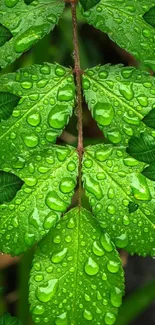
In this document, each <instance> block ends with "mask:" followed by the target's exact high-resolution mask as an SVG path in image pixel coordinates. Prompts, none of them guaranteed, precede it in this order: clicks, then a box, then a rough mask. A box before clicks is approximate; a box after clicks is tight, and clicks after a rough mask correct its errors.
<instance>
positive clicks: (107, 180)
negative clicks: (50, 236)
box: [83, 145, 155, 256]
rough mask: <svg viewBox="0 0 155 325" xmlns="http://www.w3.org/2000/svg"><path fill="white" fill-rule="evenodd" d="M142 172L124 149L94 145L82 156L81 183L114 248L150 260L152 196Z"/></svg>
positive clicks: (152, 244)
mask: <svg viewBox="0 0 155 325" xmlns="http://www.w3.org/2000/svg"><path fill="white" fill-rule="evenodd" d="M143 168H144V164H143V163H140V162H138V161H137V160H136V159H134V158H132V157H130V156H128V155H127V154H126V152H125V149H122V148H121V147H120V148H113V147H112V145H97V146H94V147H91V148H90V149H87V150H86V152H85V155H84V161H83V180H84V187H85V189H86V194H87V195H88V197H89V202H90V205H91V207H92V211H93V213H94V215H95V216H96V217H97V218H98V220H99V221H100V225H101V227H102V228H103V229H105V230H106V231H107V232H108V233H109V234H110V236H111V238H112V239H113V240H114V242H115V244H116V245H117V247H119V248H127V249H128V251H130V252H131V253H138V254H141V255H144V256H145V255H146V254H151V255H152V256H154V254H155V249H154V247H155V243H154V221H153V215H154V197H155V193H154V186H153V184H152V182H151V181H149V180H147V179H146V178H145V176H144V175H142V174H141V172H142V170H143ZM148 233H149V234H150V236H149V237H148Z"/></svg>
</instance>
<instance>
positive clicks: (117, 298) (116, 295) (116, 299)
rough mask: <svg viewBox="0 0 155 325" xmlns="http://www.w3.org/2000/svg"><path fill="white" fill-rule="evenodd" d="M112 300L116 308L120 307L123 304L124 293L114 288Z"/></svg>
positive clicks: (111, 295)
mask: <svg viewBox="0 0 155 325" xmlns="http://www.w3.org/2000/svg"><path fill="white" fill-rule="evenodd" d="M110 300H111V303H112V305H113V306H114V307H117V308H118V307H120V306H121V304H122V292H121V290H120V289H119V288H117V287H112V289H111V292H110Z"/></svg>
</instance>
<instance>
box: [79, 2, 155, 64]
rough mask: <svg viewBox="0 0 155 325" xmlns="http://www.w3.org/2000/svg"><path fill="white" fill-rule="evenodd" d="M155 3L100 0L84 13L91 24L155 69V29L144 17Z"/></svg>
mask: <svg viewBox="0 0 155 325" xmlns="http://www.w3.org/2000/svg"><path fill="white" fill-rule="evenodd" d="M154 5H155V3H154V0H147V1H146V0H141V1H136V0H126V1H120V0H101V1H100V3H99V4H98V5H97V6H95V7H93V8H92V9H90V10H88V11H86V12H85V13H83V15H84V17H85V18H86V19H87V22H88V23H89V24H91V25H93V26H94V27H96V28H98V29H100V30H101V31H103V32H105V33H107V34H108V35H109V37H110V38H111V39H112V40H113V41H114V42H116V43H117V44H118V45H119V46H120V47H122V48H124V49H126V50H127V51H128V52H130V53H131V54H132V55H133V56H134V57H135V58H136V59H137V60H140V61H142V62H144V64H145V65H146V66H148V67H150V68H151V69H152V70H155V59H154V51H155V43H154V37H155V30H154V28H153V27H152V26H151V24H150V25H149V24H148V22H149V21H146V18H143V16H144V15H145V14H146V12H148V11H149V10H150V8H152V7H154Z"/></svg>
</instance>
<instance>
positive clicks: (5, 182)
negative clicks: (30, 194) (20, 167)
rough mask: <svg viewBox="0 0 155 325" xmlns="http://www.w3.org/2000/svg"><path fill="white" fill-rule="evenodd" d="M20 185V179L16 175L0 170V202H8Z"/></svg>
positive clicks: (21, 183)
mask: <svg viewBox="0 0 155 325" xmlns="http://www.w3.org/2000/svg"><path fill="white" fill-rule="evenodd" d="M22 185H23V182H22V180H21V179H20V178H19V177H17V176H16V175H14V174H11V173H6V172H3V171H0V204H2V203H4V202H10V201H11V200H12V199H13V198H14V197H15V195H16V193H17V191H19V190H20V189H21V187H22Z"/></svg>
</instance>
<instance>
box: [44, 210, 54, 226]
mask: <svg viewBox="0 0 155 325" xmlns="http://www.w3.org/2000/svg"><path fill="white" fill-rule="evenodd" d="M56 221H57V215H56V214H55V213H54V212H50V213H49V214H48V215H47V216H46V218H45V220H44V224H43V227H44V229H46V230H48V229H50V228H52V227H53V226H54V225H55V223H56Z"/></svg>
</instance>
